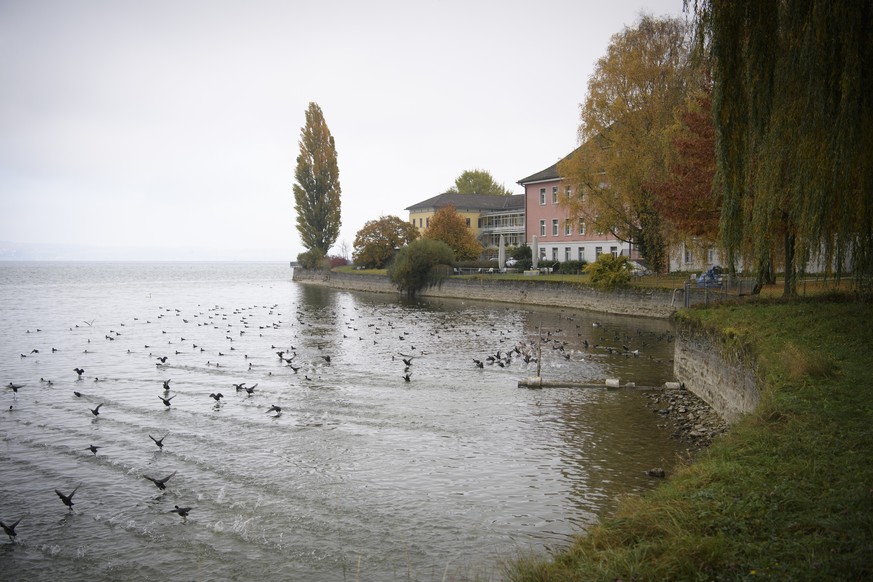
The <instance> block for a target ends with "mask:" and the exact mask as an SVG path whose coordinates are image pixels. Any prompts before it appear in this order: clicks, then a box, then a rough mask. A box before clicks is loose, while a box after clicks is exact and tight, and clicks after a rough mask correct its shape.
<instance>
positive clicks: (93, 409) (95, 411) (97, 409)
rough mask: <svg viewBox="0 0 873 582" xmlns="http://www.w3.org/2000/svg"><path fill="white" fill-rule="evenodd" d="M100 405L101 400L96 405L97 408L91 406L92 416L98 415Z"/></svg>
mask: <svg viewBox="0 0 873 582" xmlns="http://www.w3.org/2000/svg"><path fill="white" fill-rule="evenodd" d="M101 406H103V403H102V402H101V403H100V404H98V405H97V408H92V409H91V414H93V415H94V416H99V415H100V407H101Z"/></svg>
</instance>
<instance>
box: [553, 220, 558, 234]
mask: <svg viewBox="0 0 873 582" xmlns="http://www.w3.org/2000/svg"><path fill="white" fill-rule="evenodd" d="M552 236H558V219H557V218H553V219H552Z"/></svg>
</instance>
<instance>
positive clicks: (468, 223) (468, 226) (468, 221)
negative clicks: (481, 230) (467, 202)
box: [465, 218, 470, 228]
mask: <svg viewBox="0 0 873 582" xmlns="http://www.w3.org/2000/svg"><path fill="white" fill-rule="evenodd" d="M465 220H466V221H467V228H470V219H469V218H467V219H465Z"/></svg>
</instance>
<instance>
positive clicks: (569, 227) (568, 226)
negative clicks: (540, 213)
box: [564, 218, 573, 236]
mask: <svg viewBox="0 0 873 582" xmlns="http://www.w3.org/2000/svg"><path fill="white" fill-rule="evenodd" d="M572 234H573V223H572V222H570V219H569V218H568V219H567V220H565V221H564V236H570V235H572Z"/></svg>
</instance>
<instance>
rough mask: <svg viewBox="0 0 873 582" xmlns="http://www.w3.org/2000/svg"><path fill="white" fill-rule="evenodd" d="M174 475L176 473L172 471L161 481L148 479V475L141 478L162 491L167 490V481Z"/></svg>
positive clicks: (152, 478)
mask: <svg viewBox="0 0 873 582" xmlns="http://www.w3.org/2000/svg"><path fill="white" fill-rule="evenodd" d="M175 474H176V471H173V472H172V473H170V474H169V475H167V476H166V477H164V478H163V479H155V478H154V477H149V476H148V475H143V478H145V479H148V480H149V481H151V482H152V483H154V484H155V486H156V487H157V488H158V489H160V490H161V491H163V490H164V489H166V488H167V481H169V480H170V478H171V477H172V476H173V475H175Z"/></svg>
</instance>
